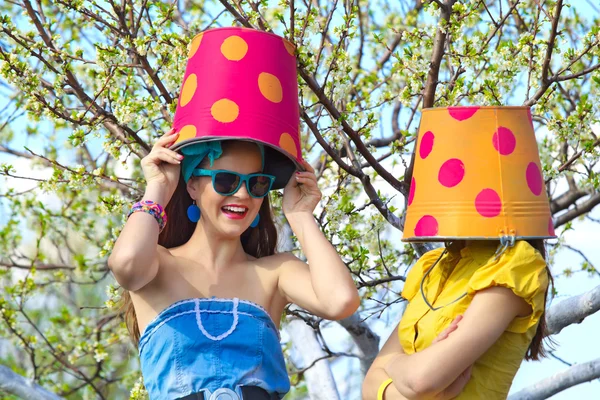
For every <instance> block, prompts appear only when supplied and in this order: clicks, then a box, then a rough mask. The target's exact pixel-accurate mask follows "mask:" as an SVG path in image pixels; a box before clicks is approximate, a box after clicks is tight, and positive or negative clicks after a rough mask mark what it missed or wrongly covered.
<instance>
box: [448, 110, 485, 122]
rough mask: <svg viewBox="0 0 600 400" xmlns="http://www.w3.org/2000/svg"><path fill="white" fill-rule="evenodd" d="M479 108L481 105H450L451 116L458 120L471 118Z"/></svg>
mask: <svg viewBox="0 0 600 400" xmlns="http://www.w3.org/2000/svg"><path fill="white" fill-rule="evenodd" d="M477 110H479V107H448V112H449V113H450V116H451V117H452V118H454V119H455V120H457V121H464V120H465V119H469V118H471V117H472V116H473V115H474V114H475V113H476V112H477Z"/></svg>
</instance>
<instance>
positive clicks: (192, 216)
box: [187, 200, 200, 223]
mask: <svg viewBox="0 0 600 400" xmlns="http://www.w3.org/2000/svg"><path fill="white" fill-rule="evenodd" d="M187 216H188V219H189V220H190V221H192V222H194V223H196V222H198V221H199V220H200V208H199V207H198V206H197V205H196V200H194V202H193V203H192V205H191V206H189V207H188V209H187Z"/></svg>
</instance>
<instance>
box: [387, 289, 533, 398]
mask: <svg viewBox="0 0 600 400" xmlns="http://www.w3.org/2000/svg"><path fill="white" fill-rule="evenodd" d="M492 310H493V312H490V311H492ZM531 312H532V310H531V306H529V305H528V304H527V302H525V300H523V299H522V298H521V297H518V296H517V295H516V294H514V293H513V292H512V290H510V289H507V288H504V287H491V288H488V289H484V290H482V291H480V292H477V294H476V295H475V296H474V298H473V300H472V302H471V304H470V305H469V307H468V308H467V311H466V312H465V314H464V317H463V319H462V320H461V321H460V323H459V325H458V328H457V329H456V331H455V332H453V333H452V334H451V335H449V336H448V338H447V339H445V340H443V341H440V342H438V343H435V344H434V345H432V346H430V347H428V348H427V349H425V350H423V351H420V352H417V353H414V354H410V355H407V354H403V353H397V354H395V355H394V356H393V357H391V358H389V359H388V361H387V363H386V365H385V367H384V370H385V372H386V373H387V374H388V375H389V376H390V378H392V379H393V384H394V386H395V387H396V388H397V389H398V391H399V392H400V393H402V394H403V395H404V396H406V397H408V398H436V397H435V396H436V395H438V394H439V393H441V392H443V391H444V390H445V389H447V388H448V387H450V386H451V385H452V384H453V383H454V382H455V381H456V380H457V378H459V377H460V376H461V374H463V373H464V371H466V370H468V368H469V367H470V366H472V365H473V363H475V361H476V360H477V359H478V358H479V357H481V356H482V355H483V354H484V353H485V352H486V351H487V350H488V349H489V348H490V347H491V346H492V345H493V344H494V343H495V342H496V341H497V340H498V338H500V336H501V335H502V333H503V332H504V331H505V330H506V328H508V326H509V324H510V323H511V321H512V320H513V319H514V318H516V317H518V316H526V315H529V314H531Z"/></svg>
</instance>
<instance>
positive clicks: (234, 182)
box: [213, 172, 240, 194]
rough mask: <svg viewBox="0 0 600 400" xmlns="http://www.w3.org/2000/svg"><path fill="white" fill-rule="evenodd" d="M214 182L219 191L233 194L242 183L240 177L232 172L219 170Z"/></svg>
mask: <svg viewBox="0 0 600 400" xmlns="http://www.w3.org/2000/svg"><path fill="white" fill-rule="evenodd" d="M213 183H214V187H215V191H216V192H217V193H220V194H233V193H234V192H235V191H236V190H237V188H238V186H239V185H240V177H239V176H237V175H235V174H232V173H230V172H219V173H217V174H216V175H215V179H214V182H213Z"/></svg>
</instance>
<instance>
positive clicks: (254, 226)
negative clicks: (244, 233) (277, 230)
mask: <svg viewBox="0 0 600 400" xmlns="http://www.w3.org/2000/svg"><path fill="white" fill-rule="evenodd" d="M259 221H260V215H259V214H256V218H254V221H252V223H251V224H250V228H256V227H257V226H258V222H259Z"/></svg>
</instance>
